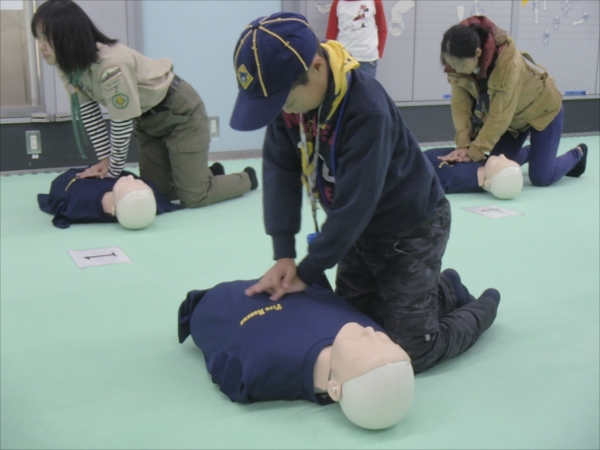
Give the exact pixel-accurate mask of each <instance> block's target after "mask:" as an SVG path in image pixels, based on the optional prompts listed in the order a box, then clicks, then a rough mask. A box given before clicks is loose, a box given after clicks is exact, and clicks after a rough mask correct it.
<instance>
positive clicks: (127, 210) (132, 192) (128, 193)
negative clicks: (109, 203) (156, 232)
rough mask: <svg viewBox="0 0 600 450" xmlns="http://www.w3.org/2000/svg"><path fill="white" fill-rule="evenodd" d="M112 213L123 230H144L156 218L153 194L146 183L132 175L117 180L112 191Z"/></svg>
mask: <svg viewBox="0 0 600 450" xmlns="http://www.w3.org/2000/svg"><path fill="white" fill-rule="evenodd" d="M112 194H113V211H112V214H113V215H115V216H117V220H118V221H119V223H120V224H121V225H123V226H124V227H125V228H129V229H130V230H139V229H141V228H146V227H147V226H148V225H150V224H151V223H152V221H153V220H154V217H155V216H156V199H155V198H154V192H153V191H152V189H151V188H150V186H148V185H147V184H146V183H144V182H143V181H142V180H140V179H139V178H134V177H133V176H132V175H127V176H125V177H121V178H119V180H118V181H117V182H116V183H115V185H114V187H113V190H112Z"/></svg>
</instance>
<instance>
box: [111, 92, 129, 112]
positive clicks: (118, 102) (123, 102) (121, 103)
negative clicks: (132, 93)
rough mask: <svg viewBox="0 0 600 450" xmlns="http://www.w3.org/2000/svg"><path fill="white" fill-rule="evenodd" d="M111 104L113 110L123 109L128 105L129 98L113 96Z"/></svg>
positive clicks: (118, 95) (120, 95)
mask: <svg viewBox="0 0 600 450" xmlns="http://www.w3.org/2000/svg"><path fill="white" fill-rule="evenodd" d="M112 104H113V106H114V107H115V108H118V109H125V108H127V105H129V97H127V96H126V95H125V94H115V95H113V98H112Z"/></svg>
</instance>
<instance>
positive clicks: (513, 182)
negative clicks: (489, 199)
mask: <svg viewBox="0 0 600 450" xmlns="http://www.w3.org/2000/svg"><path fill="white" fill-rule="evenodd" d="M477 180H478V181H479V186H481V187H482V188H483V189H485V190H486V191H488V192H490V193H491V194H492V195H493V196H494V197H496V198H499V199H501V200H508V199H511V198H514V197H516V196H517V195H518V194H519V192H521V190H522V189H523V171H522V170H521V167H520V166H519V164H517V163H516V162H514V161H511V160H509V159H507V158H506V156H504V155H500V156H490V157H489V158H488V160H487V161H486V163H485V165H484V166H481V167H479V168H478V169H477Z"/></svg>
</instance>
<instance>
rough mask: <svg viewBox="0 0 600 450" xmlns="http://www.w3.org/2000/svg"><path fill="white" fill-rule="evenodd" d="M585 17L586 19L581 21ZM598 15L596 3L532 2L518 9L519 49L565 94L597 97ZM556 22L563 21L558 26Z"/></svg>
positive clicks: (599, 36) (517, 35) (517, 36)
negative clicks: (548, 75) (579, 93)
mask: <svg viewBox="0 0 600 450" xmlns="http://www.w3.org/2000/svg"><path fill="white" fill-rule="evenodd" d="M544 4H545V6H546V9H545V10H544ZM565 5H568V6H569V7H568V8H565ZM536 7H537V23H536V14H535V11H536V9H535V8H536ZM586 14H587V19H585V21H581V20H582V18H583V17H584V15H586ZM599 16H600V2H598V1H597V0H592V1H588V0H579V1H570V2H561V1H546V2H544V1H529V3H528V4H527V5H525V7H522V8H519V28H518V32H517V34H516V36H515V38H516V41H517V46H518V48H519V50H521V51H524V52H527V53H529V54H530V55H531V56H532V57H533V59H534V60H535V61H536V63H539V64H542V65H544V66H545V67H546V68H547V69H548V73H550V75H551V76H552V77H553V78H554V79H555V80H556V85H557V87H558V89H559V90H560V91H561V92H562V93H563V94H565V93H566V92H570V91H571V92H572V91H586V92H587V94H588V95H591V94H598V93H599V92H598V90H597V87H596V85H597V80H598V78H597V66H598V48H599V42H600V18H599ZM555 20H557V21H559V22H560V23H558V24H556V26H555Z"/></svg>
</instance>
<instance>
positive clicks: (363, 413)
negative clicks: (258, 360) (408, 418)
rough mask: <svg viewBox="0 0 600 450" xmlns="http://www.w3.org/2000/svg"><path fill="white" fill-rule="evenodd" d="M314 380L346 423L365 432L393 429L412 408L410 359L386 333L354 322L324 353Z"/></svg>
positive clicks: (317, 387) (319, 359)
mask: <svg viewBox="0 0 600 450" xmlns="http://www.w3.org/2000/svg"><path fill="white" fill-rule="evenodd" d="M328 369H329V370H328ZM314 379H315V390H316V391H317V392H319V391H320V390H322V389H326V390H327V392H328V394H329V396H330V397H331V399H332V400H333V401H336V402H339V403H340V406H341V408H342V411H343V412H344V415H345V416H346V417H347V418H348V420H350V421H351V422H352V423H354V424H355V425H358V426H359V427H362V428H369V429H382V428H388V427H390V426H392V425H395V424H397V423H398V422H400V421H401V420H402V419H403V418H404V416H405V415H406V414H407V413H408V410H409V409H410V407H411V405H412V400H413V394H414V373H413V369H412V365H411V363H410V357H409V356H408V355H407V354H406V352H405V351H404V350H403V349H402V348H401V347H400V346H399V345H397V344H395V343H394V342H392V341H391V340H390V338H389V337H388V336H387V335H386V334H385V333H382V332H380V331H375V330H374V329H373V328H372V327H366V328H365V327H363V326H361V325H359V324H358V323H355V322H351V323H348V324H346V325H344V326H343V327H342V329H341V330H340V331H339V332H338V334H337V336H336V338H335V340H334V342H333V345H332V346H330V347H326V348H325V349H323V350H322V351H321V354H320V355H319V358H318V359H317V363H316V364H315V371H314Z"/></svg>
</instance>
